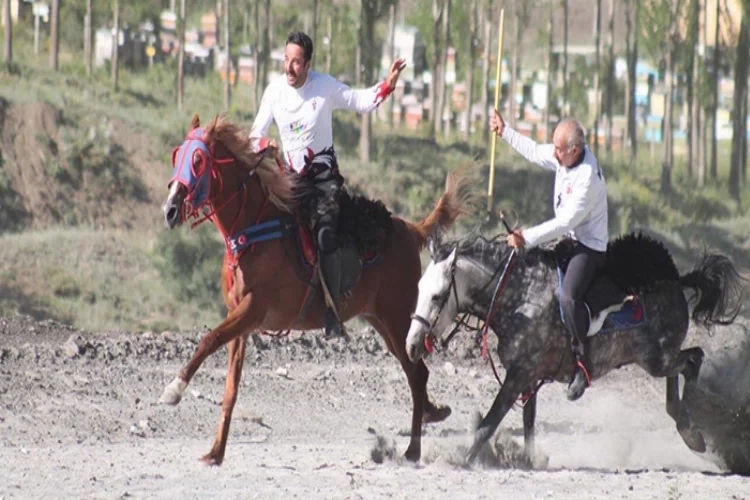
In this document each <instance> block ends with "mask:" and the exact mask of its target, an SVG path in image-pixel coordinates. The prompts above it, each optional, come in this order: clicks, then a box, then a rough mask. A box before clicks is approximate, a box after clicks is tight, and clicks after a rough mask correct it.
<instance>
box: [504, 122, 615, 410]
mask: <svg viewBox="0 0 750 500" xmlns="http://www.w3.org/2000/svg"><path fill="white" fill-rule="evenodd" d="M490 128H491V129H492V130H493V131H494V132H495V133H496V134H497V135H499V136H502V138H503V139H505V141H506V142H507V143H508V144H510V146H511V147H512V148H513V149H515V150H516V151H517V152H518V153H520V154H521V156H523V157H524V158H526V159H527V160H529V161H531V162H533V163H536V164H537V165H539V166H541V167H544V168H546V169H548V170H551V171H553V172H555V195H554V200H553V204H554V211H555V216H554V218H552V219H550V220H548V221H546V222H543V223H541V224H539V225H537V226H534V227H531V228H529V229H523V230H519V231H515V232H513V233H511V234H509V235H508V237H507V241H508V244H509V245H510V246H512V247H514V248H522V247H524V246H535V245H540V244H542V243H546V242H548V241H551V240H553V239H555V238H558V237H560V236H569V237H570V238H572V239H573V241H574V242H575V246H574V250H573V253H572V257H571V259H570V263H569V264H568V268H567V271H566V272H565V276H564V277H563V282H562V290H561V292H560V308H561V310H562V315H563V322H564V324H565V327H566V329H567V331H568V333H569V334H570V336H571V347H572V349H573V353H574V354H575V357H576V365H575V369H574V372H573V377H572V379H571V382H570V385H569V386H568V399H570V400H571V401H573V400H576V399H578V398H580V397H581V396H582V395H583V393H584V391H585V390H586V387H587V386H588V385H589V383H590V379H589V374H588V371H587V370H586V366H585V364H584V349H583V341H584V340H585V338H586V333H587V332H588V328H589V321H590V320H589V314H588V310H587V308H586V304H585V303H584V301H583V299H584V295H585V293H586V291H587V290H588V287H589V285H590V284H591V281H592V279H593V278H594V275H595V273H596V271H597V270H598V269H600V268H601V267H602V266H603V265H604V261H605V256H606V251H607V242H608V239H609V230H608V220H607V185H606V183H605V181H604V174H603V172H602V170H601V168H600V167H599V162H598V161H597V159H596V158H595V157H594V154H593V152H592V151H591V150H590V149H589V148H588V146H586V136H585V134H584V131H583V127H582V126H581V124H580V123H579V122H578V121H576V120H574V119H570V118H568V119H564V120H562V121H561V122H560V123H559V124H558V125H557V127H556V128H555V133H554V134H553V138H552V142H553V143H552V144H537V143H536V142H534V141H533V140H531V139H529V138H527V137H525V136H523V135H521V134H519V133H518V132H516V131H515V130H513V129H511V128H510V127H508V126H506V125H505V121H504V120H503V118H502V117H501V116H500V113H498V111H497V110H495V111H494V113H493V114H492V116H491V117H490Z"/></svg>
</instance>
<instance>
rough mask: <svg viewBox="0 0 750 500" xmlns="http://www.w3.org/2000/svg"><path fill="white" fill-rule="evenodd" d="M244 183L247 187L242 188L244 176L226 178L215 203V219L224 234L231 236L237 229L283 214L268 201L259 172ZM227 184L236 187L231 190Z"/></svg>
mask: <svg viewBox="0 0 750 500" xmlns="http://www.w3.org/2000/svg"><path fill="white" fill-rule="evenodd" d="M245 183H246V185H245V187H244V188H242V187H241V185H242V179H240V178H237V177H233V178H227V179H225V187H224V191H223V192H222V193H221V196H220V197H219V198H218V199H216V200H215V201H214V202H213V205H214V209H215V210H216V214H215V217H214V222H215V224H216V226H217V227H218V229H219V230H220V231H221V233H222V234H223V235H224V236H231V235H232V234H234V233H236V232H237V231H240V230H242V229H245V228H247V227H249V226H252V225H254V224H256V223H259V222H262V221H265V220H269V219H272V218H274V217H276V216H278V215H280V214H281V211H280V210H279V209H278V208H277V207H276V206H275V205H274V204H273V203H271V201H270V200H269V198H268V196H267V193H266V190H265V188H264V187H263V186H262V185H261V183H260V180H259V179H258V177H257V175H253V176H252V177H250V178H249V179H247V180H245ZM227 186H236V187H235V188H234V189H232V188H228V187H227Z"/></svg>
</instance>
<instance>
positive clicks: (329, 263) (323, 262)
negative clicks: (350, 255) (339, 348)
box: [320, 249, 343, 337]
mask: <svg viewBox="0 0 750 500" xmlns="http://www.w3.org/2000/svg"><path fill="white" fill-rule="evenodd" d="M320 270H321V271H322V272H323V279H324V280H325V282H326V286H327V287H328V293H330V294H331V299H333V303H334V304H335V305H336V309H337V310H338V298H339V293H340V290H341V258H340V253H339V250H338V249H337V250H334V251H333V252H330V253H327V254H322V255H321V256H320ZM325 325H326V336H331V337H340V336H342V335H343V332H342V328H341V322H339V320H338V319H337V318H336V313H335V312H334V311H333V309H332V308H330V307H326V314H325Z"/></svg>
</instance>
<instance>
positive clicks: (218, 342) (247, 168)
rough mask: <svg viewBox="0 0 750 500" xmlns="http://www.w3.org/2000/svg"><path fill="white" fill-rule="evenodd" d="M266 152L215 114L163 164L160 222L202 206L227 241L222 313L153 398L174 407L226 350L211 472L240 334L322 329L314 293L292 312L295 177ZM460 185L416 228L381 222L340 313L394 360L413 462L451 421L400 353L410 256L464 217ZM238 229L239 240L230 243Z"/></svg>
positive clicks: (420, 369) (411, 283) (241, 345)
mask: <svg viewBox="0 0 750 500" xmlns="http://www.w3.org/2000/svg"><path fill="white" fill-rule="evenodd" d="M269 151H270V152H272V153H275V150H273V149H271V150H266V151H265V153H256V152H254V148H253V144H251V140H250V139H248V137H247V133H245V132H243V131H241V130H240V129H239V128H238V127H236V126H235V125H233V124H232V123H230V122H228V121H226V120H224V119H220V118H218V117H217V118H216V119H214V120H213V121H212V122H211V123H210V124H209V125H208V126H207V127H206V128H205V129H204V128H201V127H200V122H199V119H198V117H197V116H196V117H194V118H193V121H192V123H191V130H190V132H189V133H188V135H187V137H186V140H185V142H184V143H183V144H182V145H181V146H180V147H179V148H176V149H175V151H174V153H173V158H172V163H173V166H174V175H173V177H172V181H171V182H170V186H169V196H168V197H167V201H166V203H165V204H164V216H165V220H166V224H167V226H168V227H169V228H170V229H171V228H175V227H178V226H179V225H180V224H181V223H182V222H184V221H185V220H186V219H187V218H189V217H191V216H200V215H201V212H200V210H201V209H206V207H208V210H209V218H210V220H212V221H213V223H214V224H215V225H216V227H217V228H218V229H219V231H220V232H221V234H222V235H223V236H224V237H225V241H226V242H227V252H226V255H225V258H224V266H223V270H222V276H221V283H222V291H223V296H224V303H225V304H226V307H227V310H228V314H227V317H226V319H225V320H224V321H223V322H222V323H221V324H220V325H219V326H217V327H216V328H214V329H213V330H211V331H210V332H209V333H207V334H206V336H205V337H204V338H203V339H202V340H201V342H200V344H199V345H198V348H197V349H196V351H195V353H194V355H193V357H192V358H191V359H190V361H189V362H188V363H187V364H186V365H185V366H184V367H183V368H182V370H180V372H179V373H178V374H177V377H176V378H175V379H174V380H173V381H172V382H171V383H170V384H169V385H168V386H167V387H166V388H165V389H164V393H163V394H162V396H161V398H160V400H159V401H160V402H161V403H165V404H172V405H176V404H177V403H179V402H180V399H181V398H182V394H183V392H184V391H185V389H186V387H187V385H188V384H189V383H190V381H191V380H192V378H193V376H194V375H195V373H196V371H197V370H198V368H199V367H200V366H201V364H202V363H203V361H204V360H205V359H206V358H207V357H208V356H210V355H211V354H213V353H214V352H216V350H217V349H219V348H220V347H221V346H223V345H225V344H227V349H228V353H229V370H228V372H227V378H226V387H225V389H224V400H223V404H222V410H221V418H220V419H219V428H218V432H217V434H216V439H215V441H214V444H213V446H212V447H211V451H209V452H208V454H207V455H205V456H204V457H203V460H204V461H205V462H207V463H209V464H214V465H218V464H221V463H222V461H223V460H224V453H225V450H226V444H227V436H228V433H229V424H230V421H231V417H232V409H233V408H234V404H235V401H236V399H237V387H238V385H239V381H240V375H241V373H242V365H243V362H244V359H245V348H246V344H247V339H248V336H249V335H250V334H251V333H253V332H256V331H259V330H270V331H281V330H286V329H289V328H291V327H294V329H295V330H309V329H315V328H321V327H322V326H323V314H324V304H323V300H322V299H321V294H320V293H314V296H313V300H312V302H311V303H310V307H309V309H307V310H306V311H305V312H304V314H301V311H302V310H303V309H304V308H303V304H304V303H305V301H306V299H307V298H308V295H309V291H308V280H309V279H310V274H311V272H310V271H309V270H308V269H307V268H306V267H305V266H304V265H303V264H302V263H301V261H300V259H298V258H289V257H290V254H291V257H295V256H296V255H297V253H296V251H294V252H290V251H289V249H290V248H292V249H296V241H295V238H296V237H297V234H296V229H295V228H294V227H291V229H290V224H289V221H290V220H291V221H294V220H295V219H294V217H293V214H294V213H295V199H296V198H295V196H294V193H295V183H296V182H298V181H299V178H298V177H297V176H296V175H295V174H291V173H288V172H286V171H284V170H283V169H281V168H280V164H279V163H278V160H277V159H275V158H274V157H271V156H270V155H268V152H269ZM465 185H466V183H465V182H464V179H463V177H462V176H461V175H460V174H458V173H457V172H452V173H451V174H450V175H449V176H448V180H447V182H446V190H445V193H444V194H443V195H442V197H441V198H440V200H439V201H438V202H437V205H436V206H435V208H434V209H433V211H432V213H430V214H429V215H428V216H427V217H426V218H425V219H424V220H423V221H421V222H419V223H416V224H415V223H411V222H407V221H404V220H402V219H399V218H396V217H393V218H390V217H389V222H391V223H392V225H391V226H390V227H391V231H390V234H389V236H388V237H387V238H385V239H384V241H383V242H382V245H381V248H380V251H379V255H378V259H377V260H376V261H375V263H374V264H372V265H371V266H369V267H366V268H364V269H363V270H362V272H361V278H360V279H359V281H358V282H357V284H356V285H355V286H354V287H353V288H352V289H351V293H350V295H349V297H348V298H347V299H346V300H344V301H342V304H341V305H340V308H339V312H340V315H341V319H342V320H347V319H349V318H352V317H354V316H362V317H363V318H364V319H366V320H367V321H368V322H369V323H370V324H371V325H372V326H373V327H374V328H375V329H376V330H377V331H378V332H379V333H380V335H381V336H382V337H383V339H384V341H385V343H386V346H387V347H388V350H389V351H390V352H391V353H392V354H394V355H395V356H396V358H397V359H398V360H399V362H400V363H401V367H402V369H403V370H404V372H405V374H406V378H407V379H408V382H409V388H410V389H411V395H412V403H413V409H412V425H411V440H410V442H409V446H408V448H407V449H406V453H405V456H406V458H407V459H409V460H414V461H416V460H419V458H420V455H421V431H422V423H423V422H438V421H441V420H444V419H445V418H447V417H448V415H449V414H450V408H448V407H447V406H439V405H436V404H434V403H433V402H432V401H431V400H430V398H429V397H428V395H427V389H426V386H427V378H428V370H427V367H426V366H425V364H424V363H423V362H421V361H420V362H418V363H416V364H413V363H411V362H410V361H409V357H408V356H407V353H406V334H407V332H408V329H409V321H410V320H409V315H410V314H411V312H412V310H413V309H414V306H415V305H416V300H417V283H418V282H419V278H420V275H421V263H420V257H419V252H420V249H422V248H423V247H424V245H425V244H426V242H427V238H428V236H429V235H430V234H431V233H432V232H433V231H434V230H436V229H438V228H447V227H449V226H450V225H451V224H452V223H453V222H454V221H455V219H456V218H457V217H458V216H459V215H460V214H461V213H462V212H463V211H464V207H465V206H466V205H465V201H466V199H465V196H464V193H465V190H464V189H463V187H464V186H465ZM342 216H343V213H342ZM282 221H285V222H283V223H282ZM294 225H295V224H291V226H294ZM243 230H244V233H242V234H244V235H245V237H244V239H243V237H242V236H240V237H234V236H233V235H236V234H239V233H238V232H242V231H243ZM297 320H299V321H297ZM295 322H296V324H295Z"/></svg>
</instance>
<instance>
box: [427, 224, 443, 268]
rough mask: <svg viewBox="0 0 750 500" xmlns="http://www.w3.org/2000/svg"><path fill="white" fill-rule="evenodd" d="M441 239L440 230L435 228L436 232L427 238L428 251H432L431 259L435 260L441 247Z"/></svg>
mask: <svg viewBox="0 0 750 500" xmlns="http://www.w3.org/2000/svg"><path fill="white" fill-rule="evenodd" d="M440 238H441V233H440V228H435V230H434V231H433V232H432V233H431V234H430V235H429V236H428V237H427V250H429V251H430V257H432V259H433V260H435V256H436V255H437V252H438V248H439V247H440Z"/></svg>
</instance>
